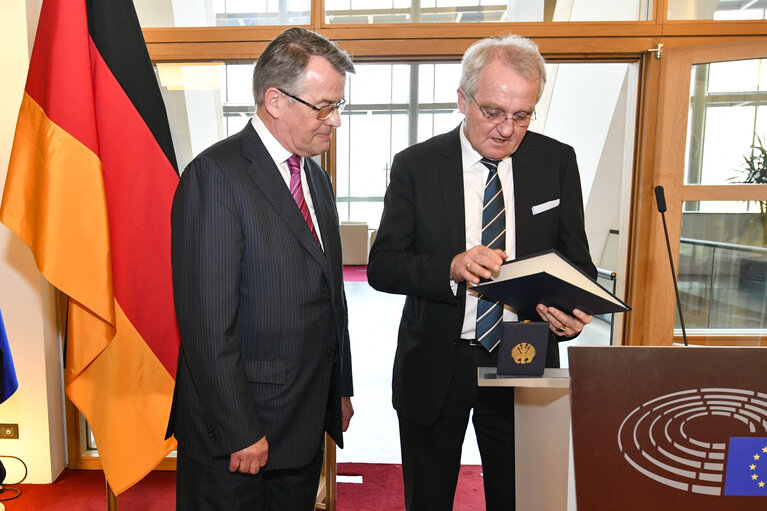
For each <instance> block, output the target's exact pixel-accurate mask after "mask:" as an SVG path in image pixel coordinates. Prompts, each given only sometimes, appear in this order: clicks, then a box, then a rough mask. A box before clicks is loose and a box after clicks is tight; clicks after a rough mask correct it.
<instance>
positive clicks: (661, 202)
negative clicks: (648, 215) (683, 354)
mask: <svg viewBox="0 0 767 511" xmlns="http://www.w3.org/2000/svg"><path fill="white" fill-rule="evenodd" d="M655 201H656V202H657V203H658V212H659V213H660V216H661V218H662V219H663V233H664V234H665V235H666V250H668V263H669V265H670V266H671V278H673V279H674V293H676V308H677V310H678V311H679V324H680V325H681V327H682V339H683V340H684V345H685V346H687V331H686V330H685V328H684V316H683V315H682V300H680V299H679V286H677V283H676V271H675V270H674V258H673V257H672V256H671V242H670V241H669V239H668V228H667V227H666V195H665V194H664V193H663V187H662V186H660V185H659V186H656V187H655Z"/></svg>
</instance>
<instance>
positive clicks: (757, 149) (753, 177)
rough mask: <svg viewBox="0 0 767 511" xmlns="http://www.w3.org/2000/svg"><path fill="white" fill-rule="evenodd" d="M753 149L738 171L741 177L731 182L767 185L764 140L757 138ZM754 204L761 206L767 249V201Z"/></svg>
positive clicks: (763, 240)
mask: <svg viewBox="0 0 767 511" xmlns="http://www.w3.org/2000/svg"><path fill="white" fill-rule="evenodd" d="M751 149H752V150H751V151H750V152H749V154H745V155H743V166H742V168H739V169H737V170H738V172H739V173H740V174H741V175H740V176H737V177H733V178H730V181H736V182H738V183H744V184H757V185H764V184H767V149H766V148H765V147H764V144H763V143H762V139H761V138H759V137H758V136H757V137H756V143H755V144H753V145H752V146H751ZM749 202H751V201H749ZM753 202H756V203H757V204H758V205H759V212H760V213H761V215H760V218H759V220H761V222H760V223H761V231H762V246H764V247H767V200H756V201H753Z"/></svg>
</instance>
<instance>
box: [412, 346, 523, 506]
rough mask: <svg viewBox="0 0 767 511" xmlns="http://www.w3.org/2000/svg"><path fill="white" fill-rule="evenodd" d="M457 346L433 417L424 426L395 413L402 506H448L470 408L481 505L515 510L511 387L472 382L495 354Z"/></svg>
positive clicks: (457, 469)
mask: <svg viewBox="0 0 767 511" xmlns="http://www.w3.org/2000/svg"><path fill="white" fill-rule="evenodd" d="M457 349H458V357H457V361H456V365H455V369H454V371H453V376H452V380H451V382H450V390H449V391H448V395H447V399H446V400H445V405H444V407H443V409H442V412H441V413H440V416H439V417H438V418H437V421H436V422H435V423H434V424H433V425H432V426H430V427H427V428H424V427H421V426H418V425H416V424H413V423H412V422H409V421H407V420H406V419H404V418H403V417H401V416H400V417H399V427H400V446H401V449H402V476H403V480H404V486H405V505H406V507H407V510H408V511H451V510H452V509H453V499H454V496H455V488H456V484H457V483H458V473H459V471H460V468H461V447H462V446H463V440H464V437H465V435H466V426H467V425H468V422H469V415H470V413H471V412H472V410H473V418H472V422H473V424H474V430H475V432H476V435H477V444H478V446H479V452H480V456H481V458H482V472H483V480H484V488H485V503H486V509H487V510H488V511H510V510H514V508H515V491H514V393H513V389H511V388H502V387H481V388H480V387H478V385H477V368H478V367H488V366H491V367H495V365H496V364H497V354H495V353H493V354H489V353H487V351H485V350H484V348H482V347H478V346H469V344H468V343H467V342H464V341H459V343H458V348H457Z"/></svg>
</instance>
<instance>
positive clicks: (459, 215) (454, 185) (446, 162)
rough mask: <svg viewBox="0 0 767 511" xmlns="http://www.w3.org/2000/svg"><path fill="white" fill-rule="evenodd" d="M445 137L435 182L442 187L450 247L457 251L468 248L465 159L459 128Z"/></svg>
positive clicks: (434, 178)
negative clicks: (464, 187)
mask: <svg viewBox="0 0 767 511" xmlns="http://www.w3.org/2000/svg"><path fill="white" fill-rule="evenodd" d="M459 129H461V126H460V125H459V126H458V127H457V128H456V129H454V130H453V131H451V132H450V133H449V134H448V135H447V136H446V137H445V139H444V144H443V146H442V149H441V151H440V160H439V161H438V163H437V167H436V172H437V173H438V174H439V175H437V176H433V182H435V183H439V186H440V187H441V188H442V205H441V206H442V209H443V211H444V214H445V218H446V219H447V227H448V232H449V237H450V247H451V249H452V250H453V251H454V252H455V253H459V252H463V251H464V250H466V214H465V205H464V198H463V159H462V157H461V140H460V136H459V134H458V130H459Z"/></svg>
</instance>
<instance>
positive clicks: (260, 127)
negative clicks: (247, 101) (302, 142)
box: [250, 114, 293, 167]
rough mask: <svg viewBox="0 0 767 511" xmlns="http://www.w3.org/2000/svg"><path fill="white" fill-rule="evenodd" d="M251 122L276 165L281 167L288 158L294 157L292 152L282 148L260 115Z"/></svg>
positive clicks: (256, 115)
mask: <svg viewBox="0 0 767 511" xmlns="http://www.w3.org/2000/svg"><path fill="white" fill-rule="evenodd" d="M250 122H251V124H252V125H253V128H254V129H255V130H256V133H258V136H259V137H260V138H261V142H263V143H264V147H266V151H267V152H268V153H269V156H271V157H272V160H274V164H275V165H277V166H278V167H279V166H280V165H282V164H283V163H285V161H286V160H287V159H288V158H290V157H291V156H293V155H292V153H291V152H290V151H288V150H287V149H285V148H284V147H282V145H281V144H280V143H279V142H278V141H277V139H276V138H274V135H272V132H271V131H269V128H267V127H266V125H265V124H264V121H262V120H261V118H260V117H259V116H258V114H255V115H254V116H253V118H252V119H251V121H250Z"/></svg>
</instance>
